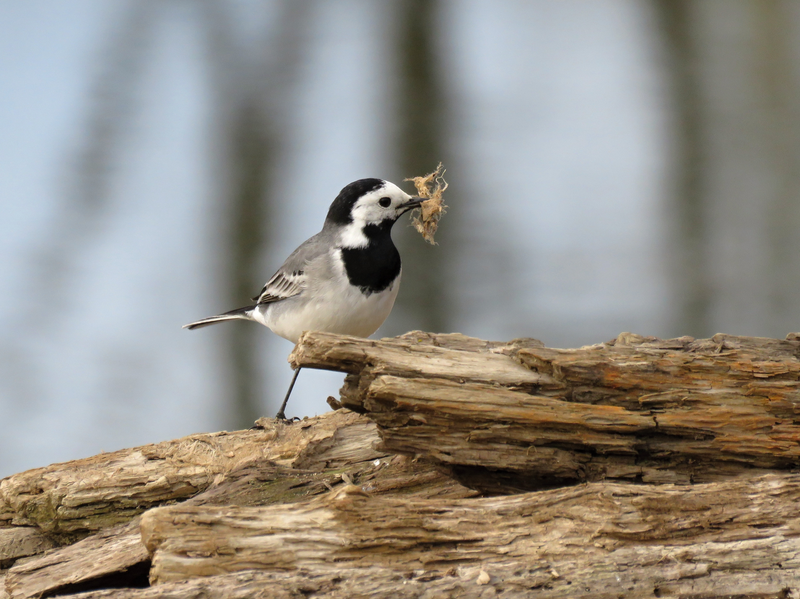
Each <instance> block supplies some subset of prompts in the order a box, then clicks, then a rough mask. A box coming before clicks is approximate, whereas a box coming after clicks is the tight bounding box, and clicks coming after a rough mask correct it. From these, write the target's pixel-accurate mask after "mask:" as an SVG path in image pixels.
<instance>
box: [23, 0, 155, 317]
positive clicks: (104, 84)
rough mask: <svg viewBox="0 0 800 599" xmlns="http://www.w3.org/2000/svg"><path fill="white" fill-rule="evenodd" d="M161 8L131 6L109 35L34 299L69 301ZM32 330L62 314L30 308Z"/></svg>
mask: <svg viewBox="0 0 800 599" xmlns="http://www.w3.org/2000/svg"><path fill="white" fill-rule="evenodd" d="M158 10H159V6H158V5H157V4H155V3H154V2H130V3H128V6H127V7H126V9H125V10H124V11H123V14H122V18H121V20H120V22H119V24H118V26H117V27H116V28H115V29H114V31H113V33H112V34H111V35H110V36H109V39H108V44H107V47H106V48H105V52H104V53H103V55H102V60H101V61H100V68H99V72H98V74H97V77H96V78H95V80H94V81H93V82H92V87H91V92H90V96H89V106H88V109H87V112H86V120H87V122H86V125H85V128H84V131H83V136H82V139H81V140H80V142H79V144H80V145H79V147H78V148H77V150H76V152H75V158H74V163H73V164H71V165H70V166H71V167H72V169H73V172H72V173H70V175H71V176H73V177H74V181H72V182H71V183H72V185H71V186H70V188H69V190H68V192H67V193H66V194H65V198H66V201H65V202H63V203H62V204H61V205H60V206H59V207H58V211H59V214H58V215H57V216H56V218H54V219H53V222H54V223H55V226H54V229H53V231H52V232H51V233H50V234H49V235H46V236H45V238H44V243H45V245H44V247H43V249H42V250H41V252H40V257H39V261H38V264H36V265H35V266H36V267H37V268H36V271H37V272H36V276H35V277H34V285H35V286H36V288H35V289H34V290H33V292H32V295H33V296H34V297H41V298H53V297H58V298H59V301H60V302H62V307H63V302H65V301H69V294H70V291H71V290H70V289H69V288H68V285H69V282H70V280H71V278H72V276H73V275H74V270H73V265H74V263H75V261H76V260H77V259H78V258H79V253H80V252H81V250H82V249H83V247H84V246H85V245H86V243H87V241H89V240H91V239H92V235H93V234H94V233H95V232H96V230H97V229H98V227H99V226H100V225H101V223H102V221H103V219H104V217H105V215H106V212H107V206H108V204H109V202H110V200H111V197H110V191H109V188H110V186H111V183H112V180H113V177H114V167H115V166H116V161H117V159H118V158H119V156H120V154H121V152H122V150H123V149H124V145H123V144H124V143H125V132H126V128H127V126H128V125H129V124H130V120H131V115H132V113H133V112H134V111H135V91H136V88H137V87H138V86H139V85H140V83H141V74H142V69H143V67H144V66H145V64H146V61H147V49H148V47H149V43H150V37H151V35H152V33H153V28H154V27H153V26H154V24H155V23H156V21H157V19H158V14H159V13H158ZM32 307H33V309H34V310H33V314H31V316H30V318H29V321H30V325H31V326H32V327H40V328H42V329H46V328H48V327H49V326H51V325H52V322H51V319H55V318H58V317H59V314H61V312H60V311H53V310H42V307H41V306H40V305H38V304H32Z"/></svg>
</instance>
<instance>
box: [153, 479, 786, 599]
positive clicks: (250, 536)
mask: <svg viewBox="0 0 800 599" xmlns="http://www.w3.org/2000/svg"><path fill="white" fill-rule="evenodd" d="M141 530H142V538H143V541H144V543H145V544H146V546H147V547H148V549H149V550H150V551H151V552H152V554H153V558H152V560H153V561H152V570H151V579H152V581H153V583H155V584H157V585H158V584H162V583H166V582H173V581H178V580H186V579H191V578H197V577H206V576H216V575H220V574H224V573H232V572H237V571H243V570H264V571H270V572H276V571H277V572H280V571H283V572H295V573H296V572H304V573H306V574H304V576H308V577H309V578H310V579H321V578H325V577H328V578H327V579H328V580H330V579H331V577H332V576H335V575H338V576H340V577H343V578H344V577H346V578H348V579H358V578H359V571H360V570H361V569H366V570H367V571H373V570H371V569H373V568H382V569H383V570H384V572H385V573H386V574H392V573H393V574H394V576H388V577H385V578H384V579H383V581H382V584H381V588H380V589H375V592H376V593H377V594H376V595H373V596H378V597H391V596H394V595H396V594H398V593H401V592H402V588H403V586H404V584H405V580H407V579H408V578H411V577H413V576H415V575H416V576H418V575H419V574H421V573H423V572H424V573H425V576H426V577H427V578H428V579H429V580H440V581H441V580H447V579H448V578H450V579H451V580H450V582H451V583H455V582H457V581H459V580H464V579H471V580H473V583H472V586H477V585H476V584H475V582H474V579H475V577H476V575H477V572H479V571H480V570H483V571H484V572H486V573H487V574H488V576H486V577H484V578H485V581H486V582H487V583H488V584H489V585H491V586H492V588H493V589H494V591H495V592H497V593H498V594H499V595H501V596H502V595H503V593H504V592H507V593H508V596H521V595H520V592H521V591H522V590H523V589H527V591H526V594H525V596H535V597H563V596H567V595H569V596H571V597H572V596H576V597H607V596H614V597H616V596H622V595H626V596H637V597H638V596H676V595H680V596H688V595H691V596H698V597H699V596H702V597H722V596H728V595H736V596H752V595H754V594H759V596H766V595H770V596H784V597H788V596H794V595H790V594H788V593H789V592H794V593H798V592H800V475H797V474H772V475H766V476H763V477H758V478H751V479H747V480H730V481H726V482H719V483H710V484H701V485H694V486H688V487H687V486H675V485H660V486H654V485H631V484H621V483H612V482H607V481H603V482H597V483H587V484H584V485H580V486H573V487H567V488H562V489H554V490H548V491H539V492H532V493H524V494H519V495H513V496H499V497H491V498H470V499H459V500H445V501H443V500H429V499H424V500H421V499H416V498H411V499H401V498H396V497H372V496H369V495H368V494H366V493H364V492H363V490H361V489H360V488H358V487H353V486H350V487H346V488H344V489H342V490H340V491H336V492H332V493H329V494H327V495H326V496H324V497H319V498H315V499H312V500H309V501H306V502H303V503H299V504H294V505H292V506H288V507H287V506H282V505H274V506H269V507H258V508H242V507H230V506H219V507H196V506H186V505H179V506H169V507H161V508H156V509H153V510H150V511H148V512H147V513H146V514H145V515H144V516H143V517H142V523H141ZM345 572H346V574H345ZM373 572H374V571H373ZM297 583H298V581H297V579H295V581H294V584H297ZM431 588H435V587H433V586H432V587H431ZM780 593H784V594H783V595H780ZM468 596H480V593H477V592H475V593H473V594H471V595H468Z"/></svg>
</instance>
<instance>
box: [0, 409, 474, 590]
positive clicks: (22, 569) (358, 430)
mask: <svg viewBox="0 0 800 599" xmlns="http://www.w3.org/2000/svg"><path fill="white" fill-rule="evenodd" d="M259 425H260V426H262V427H264V428H265V430H266V431H267V432H268V433H270V434H268V435H267V436H266V438H265V440H264V441H263V443H264V445H265V447H263V448H261V450H260V451H261V455H268V456H272V457H274V458H275V460H265V459H250V458H252V451H251V452H250V454H245V455H243V456H240V457H241V458H243V459H242V461H241V462H240V463H239V465H238V466H234V467H233V469H232V470H230V471H228V472H225V473H224V474H220V475H218V476H217V477H216V478H215V480H214V482H213V483H212V484H211V485H210V486H209V487H208V488H207V489H206V490H205V491H203V492H201V493H199V494H197V495H195V496H194V497H192V498H190V499H188V500H186V505H195V506H203V505H228V506H230V505H241V506H254V505H255V506H259V505H271V504H275V503H279V504H282V505H286V504H289V503H292V502H297V501H302V500H304V499H307V498H309V497H313V496H315V495H320V494H324V493H327V492H328V490H329V489H331V488H341V487H342V486H344V485H346V484H349V483H351V482H353V481H355V482H357V483H358V484H360V485H362V486H363V487H364V488H365V489H369V490H370V492H372V493H374V494H376V495H381V494H387V493H394V494H397V495H413V496H417V497H425V498H463V497H470V496H474V495H475V492H474V491H472V490H470V489H467V488H465V487H463V486H461V485H459V484H458V483H457V482H455V481H454V480H452V479H451V478H449V477H447V476H445V475H444V474H442V473H441V472H438V471H437V470H435V469H434V467H433V465H432V464H430V463H425V462H421V461H419V460H412V459H409V458H407V457H404V456H387V455H386V453H385V452H381V451H377V450H376V449H375V448H374V447H373V445H374V444H375V443H376V441H377V440H378V436H377V432H376V427H375V424H374V423H373V422H371V421H370V420H368V419H367V418H365V417H363V416H360V415H358V414H354V413H351V412H348V411H346V410H342V411H338V412H335V413H334V412H332V413H328V414H325V415H323V416H319V417H315V418H311V419H307V420H304V421H302V422H298V423H294V424H291V425H285V424H282V423H276V422H275V421H273V420H271V419H262V420H260V421H259ZM252 433H253V431H241V432H239V433H230V435H237V434H240V435H244V436H250V435H252ZM272 433H274V434H272ZM184 442H185V439H179V440H177V441H176V442H175V443H184ZM248 455H249V457H248ZM228 457H230V456H228ZM279 462H280V463H279ZM69 465H70V464H62V465H60V468H61V470H64V471H66V470H68V468H69ZM74 465H75V466H76V467H77V469H80V468H81V467H82V466H84V465H85V464H84V461H83V460H78V461H76V462H75V463H74ZM294 465H299V466H302V468H297V467H294ZM126 476H127V477H128V478H129V479H130V478H133V475H132V473H130V472H129V473H127V475H126ZM5 530H8V531H11V532H13V531H17V534H16V535H15V537H14V538H17V539H18V538H20V535H21V534H23V535H30V534H31V533H35V532H36V531H37V530H38V529H35V528H31V527H22V526H20V527H9V528H7V529H5V528H1V529H0V531H5ZM11 532H9V533H8V534H7V535H6V536H7V538H9V539H10V538H11V536H12V535H11ZM39 535H41V533H39ZM2 538H3V537H2V536H0V539H2ZM34 538H38V537H36V536H35V535H34ZM44 538H49V537H47V536H46V535H45V537H44ZM50 546H51V545H48V546H46V547H45V546H42V547H41V548H40V549H39V551H43V550H44V549H47V548H48V547H50ZM15 548H17V549H18V547H17V545H14V546H11V545H9V546H8V547H6V550H7V552H8V555H9V558H11V557H20V555H17V554H18V553H19V551H17V554H13V555H12V553H11V551H12V549H15ZM0 549H3V547H1V546H0ZM24 553H25V554H26V555H30V554H31V553H30V551H27V550H26V551H25V552H24ZM148 568H149V555H148V554H147V551H146V550H145V548H144V545H142V543H141V538H140V534H139V530H138V523H137V521H135V520H134V521H133V522H132V523H127V524H120V525H117V526H114V527H111V528H105V529H103V530H101V531H99V532H96V533H94V534H92V535H90V536H88V537H86V538H84V539H83V540H82V541H79V542H77V543H74V544H71V545H67V546H65V547H62V548H57V549H54V550H52V551H49V552H47V553H45V554H44V555H42V556H40V557H35V558H33V559H29V560H21V561H19V562H18V563H17V564H16V565H15V566H14V567H13V568H11V570H10V571H9V573H8V576H7V578H6V579H5V583H4V589H5V588H8V590H9V592H10V593H11V597H12V598H13V599H18V598H23V597H39V596H51V595H53V594H61V593H70V594H71V593H74V592H76V591H79V590H81V589H86V588H94V587H97V588H103V586H104V585H105V586H111V587H117V586H120V585H131V584H142V583H146V580H147V570H148ZM118 592H121V591H118Z"/></svg>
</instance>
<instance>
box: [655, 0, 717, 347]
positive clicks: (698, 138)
mask: <svg viewBox="0 0 800 599" xmlns="http://www.w3.org/2000/svg"><path fill="white" fill-rule="evenodd" d="M655 8H656V14H657V19H658V25H659V27H660V28H661V32H662V36H663V39H664V47H665V50H666V52H665V54H666V57H665V58H666V67H667V76H668V82H669V90H670V100H671V102H670V103H671V106H672V111H673V119H674V122H675V127H674V129H673V131H672V135H673V148H674V149H673V164H674V171H673V180H674V185H673V194H674V196H673V198H672V202H671V204H672V206H673V214H674V220H673V223H672V224H673V228H672V230H673V235H674V238H673V240H672V242H671V244H670V250H671V251H673V252H674V256H675V259H674V260H673V264H672V265H671V266H672V270H673V273H674V279H673V285H672V288H673V289H674V290H675V292H676V293H677V295H678V298H677V300H678V301H677V307H676V310H675V311H676V313H677V314H676V322H675V323H674V325H673V327H672V328H673V329H674V331H673V332H674V333H675V334H678V335H693V336H695V337H705V336H707V335H710V334H712V332H713V331H711V323H710V322H709V312H710V309H711V287H710V281H709V256H708V249H709V248H708V226H709V225H708V222H707V221H708V214H707V207H706V206H705V202H704V195H703V171H704V168H705V158H706V156H705V152H704V148H703V127H704V122H703V114H702V99H701V90H700V73H699V71H698V68H699V66H698V64H697V61H698V56H697V51H696V47H695V42H694V35H695V27H693V23H692V20H693V16H692V12H693V11H692V1H691V0H656V1H655Z"/></svg>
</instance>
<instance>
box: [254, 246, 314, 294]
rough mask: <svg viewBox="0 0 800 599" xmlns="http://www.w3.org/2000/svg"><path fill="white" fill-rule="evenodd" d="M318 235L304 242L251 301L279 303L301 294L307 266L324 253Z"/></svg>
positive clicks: (305, 282)
mask: <svg viewBox="0 0 800 599" xmlns="http://www.w3.org/2000/svg"><path fill="white" fill-rule="evenodd" d="M320 235H321V234H320V233H318V234H317V235H314V237H312V238H311V239H308V240H307V241H305V242H304V243H303V244H302V245H300V247H298V248H297V249H296V250H295V251H294V252H292V254H291V255H290V256H289V257H288V258H287V259H286V262H284V263H283V265H282V266H281V267H280V268H279V269H278V272H276V273H275V274H274V275H272V278H271V279H270V280H269V281H267V284H266V285H264V288H263V289H262V290H261V293H259V294H258V295H257V296H256V297H254V298H253V299H254V300H255V301H256V303H258V304H270V303H272V302H279V301H281V300H285V299H287V298H290V297H293V296H295V295H298V294H299V293H301V292H302V291H303V290H304V289H305V288H306V287H307V285H308V275H307V274H306V273H307V266H308V264H309V263H310V262H312V261H314V260H317V259H319V258H320V257H321V256H322V255H323V254H325V253H326V251H327V250H326V246H325V244H324V243H323V242H322V240H321V239H320Z"/></svg>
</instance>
